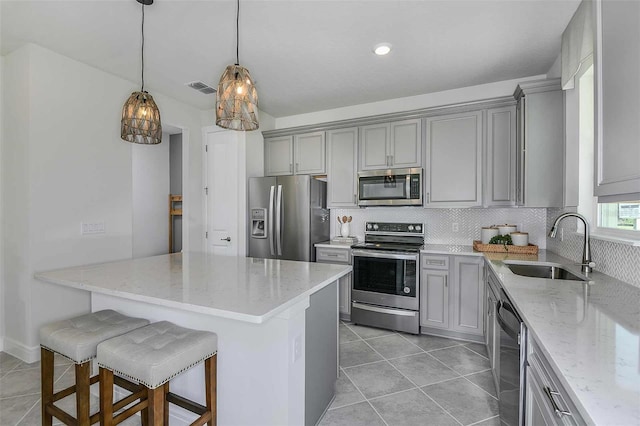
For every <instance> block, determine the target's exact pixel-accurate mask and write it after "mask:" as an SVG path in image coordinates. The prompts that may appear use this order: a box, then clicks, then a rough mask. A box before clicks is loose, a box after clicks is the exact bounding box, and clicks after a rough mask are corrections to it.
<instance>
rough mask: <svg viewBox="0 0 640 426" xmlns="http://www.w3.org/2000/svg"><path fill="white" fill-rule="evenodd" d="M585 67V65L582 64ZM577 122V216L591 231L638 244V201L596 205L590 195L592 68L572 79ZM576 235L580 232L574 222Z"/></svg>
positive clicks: (592, 115) (639, 223)
mask: <svg viewBox="0 0 640 426" xmlns="http://www.w3.org/2000/svg"><path fill="white" fill-rule="evenodd" d="M585 65H588V64H585ZM576 82H577V85H576V88H575V90H577V91H578V102H579V111H578V114H579V115H578V117H579V118H578V120H579V146H580V148H579V157H580V160H579V167H578V176H579V201H578V213H580V214H582V215H583V216H585V217H586V218H587V219H588V220H589V222H590V223H592V224H594V225H595V229H594V232H595V233H596V234H600V235H608V236H610V237H614V238H621V239H627V240H628V239H631V240H635V241H640V201H638V200H629V201H624V202H617V203H598V199H597V198H596V197H594V196H593V179H594V178H593V167H594V158H593V149H594V128H595V126H594V121H593V120H594V117H595V115H594V81H593V65H590V66H587V67H585V69H584V71H583V72H581V73H579V74H578V75H577V76H576ZM578 232H584V229H583V226H582V223H581V222H578Z"/></svg>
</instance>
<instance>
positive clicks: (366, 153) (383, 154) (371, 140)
mask: <svg viewBox="0 0 640 426" xmlns="http://www.w3.org/2000/svg"><path fill="white" fill-rule="evenodd" d="M389 133H390V126H389V123H383V124H373V125H371V126H364V127H361V128H360V146H359V149H360V165H359V167H360V170H376V169H386V168H388V167H390V161H389V160H390V158H389V144H390V141H389V137H390V136H389Z"/></svg>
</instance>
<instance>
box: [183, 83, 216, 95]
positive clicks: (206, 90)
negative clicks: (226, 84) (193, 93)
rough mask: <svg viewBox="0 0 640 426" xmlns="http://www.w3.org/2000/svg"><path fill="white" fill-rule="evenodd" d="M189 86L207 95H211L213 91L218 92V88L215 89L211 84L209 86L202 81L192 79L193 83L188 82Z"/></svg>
mask: <svg viewBox="0 0 640 426" xmlns="http://www.w3.org/2000/svg"><path fill="white" fill-rule="evenodd" d="M187 86H189V87H191V88H192V89H195V90H197V91H198V92H200V93H204V94H205V95H210V94H212V93H216V89H214V88H213V87H211V86H207V85H206V84H204V83H203V82H201V81H192V82H191V83H187Z"/></svg>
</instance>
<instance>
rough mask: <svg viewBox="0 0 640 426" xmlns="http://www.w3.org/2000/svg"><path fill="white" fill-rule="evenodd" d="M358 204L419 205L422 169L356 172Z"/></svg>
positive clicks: (420, 203) (420, 201)
mask: <svg viewBox="0 0 640 426" xmlns="http://www.w3.org/2000/svg"><path fill="white" fill-rule="evenodd" d="M358 205H359V206H363V207H365V206H421V205H422V169H420V168H411V169H387V170H371V171H366V172H360V173H358Z"/></svg>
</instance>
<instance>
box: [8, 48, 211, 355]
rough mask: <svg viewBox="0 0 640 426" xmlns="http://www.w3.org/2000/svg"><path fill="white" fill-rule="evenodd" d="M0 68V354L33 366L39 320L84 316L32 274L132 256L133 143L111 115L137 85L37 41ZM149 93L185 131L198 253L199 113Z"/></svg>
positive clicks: (76, 304)
mask: <svg viewBox="0 0 640 426" xmlns="http://www.w3.org/2000/svg"><path fill="white" fill-rule="evenodd" d="M4 70H5V73H4V75H3V88H6V89H7V90H6V91H5V92H3V96H2V101H3V102H4V108H3V114H4V117H3V118H4V125H3V133H4V134H3V139H2V159H3V167H2V179H1V184H2V191H3V200H4V201H7V200H11V202H3V203H2V209H3V216H4V222H3V232H4V241H5V251H4V262H5V263H4V264H5V269H4V271H3V273H4V282H5V299H4V309H3V314H4V320H5V322H6V323H5V328H6V339H5V350H6V351H7V352H10V353H13V354H15V355H17V356H19V357H20V358H22V359H25V360H27V361H33V360H35V359H37V357H38V356H39V351H38V333H37V330H38V328H39V327H40V326H41V325H42V324H44V323H46V322H49V321H52V320H55V319H59V318H63V317H69V316H73V315H75V314H79V313H81V312H87V311H88V310H89V297H88V294H86V293H85V292H82V291H74V290H71V289H63V288H62V287H57V286H54V285H51V284H47V283H43V282H40V281H37V280H34V279H33V278H32V277H33V274H34V273H35V272H37V271H41V270H48V269H55V268H62V267H67V266H72V265H80V264H87V263H95V262H105V261H109V260H115V259H123V258H130V257H131V256H132V253H133V242H132V240H133V203H132V198H133V182H132V181H133V179H132V150H133V147H132V144H129V143H127V142H124V141H122V140H121V139H120V118H121V117H120V115H121V111H122V105H123V103H124V102H125V100H126V99H127V97H128V96H129V94H130V93H131V92H132V91H134V90H138V86H137V84H136V83H133V82H129V81H126V80H123V79H121V78H119V77H116V76H113V75H111V74H107V73H105V72H103V71H100V70H98V69H95V68H92V67H90V66H87V65H85V64H82V63H80V62H77V61H74V60H72V59H69V58H67V57H64V56H62V55H59V54H57V53H55V52H52V51H50V50H47V49H44V48H42V47H39V46H36V45H27V46H24V47H22V48H20V49H18V50H16V51H14V52H12V53H11V54H9V55H7V56H6V57H5V58H4ZM150 92H151V93H152V94H153V95H154V99H155V100H156V103H157V104H158V106H159V108H160V111H161V113H162V119H163V121H164V122H167V123H171V124H172V125H175V126H178V127H180V128H182V129H183V132H184V134H185V135H186V138H185V139H186V140H187V142H185V144H184V145H185V152H183V156H184V158H185V162H186V163H187V165H188V167H187V168H185V169H186V170H185V171H184V176H183V181H184V182H185V198H186V200H187V203H185V204H186V206H185V207H186V208H185V210H186V211H187V214H188V218H189V235H188V236H187V238H188V239H189V242H190V243H191V244H192V246H188V247H189V248H195V249H201V248H202V240H203V228H202V202H201V190H202V163H201V146H202V143H201V132H200V111H199V110H197V109H195V108H192V107H189V106H186V105H184V104H182V103H180V102H178V101H175V100H173V99H171V98H168V97H166V96H163V95H161V94H158V93H154V92H153V88H151V90H150ZM7 105H11V108H7ZM167 174H168V166H167ZM98 221H100V222H102V221H103V222H105V225H106V233H105V234H102V235H91V236H82V235H81V233H80V224H81V222H98ZM163 228H166V226H165V227H163ZM187 238H185V240H186V239H187Z"/></svg>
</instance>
